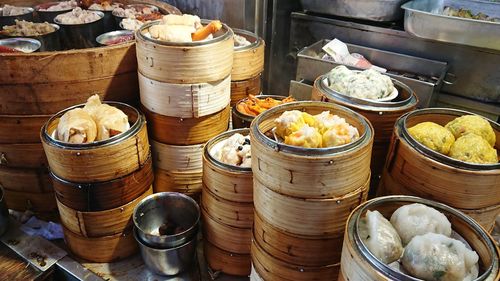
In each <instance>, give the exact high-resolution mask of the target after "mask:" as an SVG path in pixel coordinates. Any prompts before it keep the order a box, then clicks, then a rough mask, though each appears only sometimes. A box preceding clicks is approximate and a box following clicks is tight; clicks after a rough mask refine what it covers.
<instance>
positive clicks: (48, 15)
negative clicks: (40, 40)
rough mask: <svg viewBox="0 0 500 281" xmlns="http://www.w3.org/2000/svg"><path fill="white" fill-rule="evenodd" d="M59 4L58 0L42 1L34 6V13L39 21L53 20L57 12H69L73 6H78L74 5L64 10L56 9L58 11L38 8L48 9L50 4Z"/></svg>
mask: <svg viewBox="0 0 500 281" xmlns="http://www.w3.org/2000/svg"><path fill="white" fill-rule="evenodd" d="M57 4H59V2H48V3H43V4H38V5H36V6H35V11H36V14H37V17H38V19H39V20H40V21H41V22H44V21H46V22H49V23H50V22H54V19H55V18H56V17H57V15H59V14H64V13H67V12H71V10H73V9H74V8H76V7H78V6H74V7H72V8H70V9H64V10H58V11H41V10H40V9H48V8H50V7H52V6H55V5H57Z"/></svg>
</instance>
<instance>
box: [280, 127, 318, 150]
mask: <svg viewBox="0 0 500 281" xmlns="http://www.w3.org/2000/svg"><path fill="white" fill-rule="evenodd" d="M321 142H322V137H321V134H320V133H319V131H318V129H316V128H314V127H310V126H309V125H307V124H305V125H304V126H302V128H300V129H299V130H297V131H295V132H293V133H291V134H290V135H288V136H286V137H285V143H286V144H288V145H293V146H301V147H305V148H318V147H321Z"/></svg>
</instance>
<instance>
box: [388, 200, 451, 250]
mask: <svg viewBox="0 0 500 281" xmlns="http://www.w3.org/2000/svg"><path fill="white" fill-rule="evenodd" d="M391 224H392V225H393V226H394V228H395V229H396V231H397V232H398V234H399V236H400V237H401V241H402V242H403V245H406V244H408V243H409V242H410V240H411V239H412V238H413V237H415V236H417V235H423V234H426V233H438V234H443V235H445V236H448V237H449V236H450V235H451V223H450V221H449V220H448V218H446V216H445V215H443V214H442V213H441V212H439V211H437V210H436V209H433V208H431V207H428V206H425V205H423V204H419V203H415V204H409V205H405V206H402V207H400V208H399V209H397V210H396V211H395V212H394V213H393V214H392V216H391Z"/></svg>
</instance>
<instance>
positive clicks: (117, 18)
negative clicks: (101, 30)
mask: <svg viewBox="0 0 500 281" xmlns="http://www.w3.org/2000/svg"><path fill="white" fill-rule="evenodd" d="M130 8H132V9H135V10H136V11H139V10H142V9H143V8H150V9H151V10H152V11H153V12H160V8H158V7H157V6H155V5H150V4H129V5H125V6H124V7H123V9H130ZM111 14H112V15H113V18H114V21H115V24H116V26H120V23H121V22H122V20H123V19H124V18H125V17H122V16H119V15H117V14H116V12H115V11H113V12H112V13H111ZM120 27H121V26H120Z"/></svg>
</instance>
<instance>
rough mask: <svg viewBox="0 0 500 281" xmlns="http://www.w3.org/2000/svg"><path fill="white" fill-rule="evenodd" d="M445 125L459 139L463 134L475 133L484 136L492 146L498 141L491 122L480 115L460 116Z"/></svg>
mask: <svg viewBox="0 0 500 281" xmlns="http://www.w3.org/2000/svg"><path fill="white" fill-rule="evenodd" d="M445 127H446V129H448V130H450V132H451V133H452V134H453V135H454V136H455V138H457V139H458V138H459V137H461V136H463V135H466V134H469V133H473V134H476V135H478V136H481V137H482V138H484V139H485V140H486V141H487V142H488V143H489V144H490V145H491V146H494V145H495V143H496V135H495V132H494V131H493V128H492V127H491V125H490V122H488V121H487V120H486V119H484V118H483V117H481V116H478V115H464V116H461V117H458V118H456V119H455V120H453V121H451V122H449V123H448V124H446V126H445Z"/></svg>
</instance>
